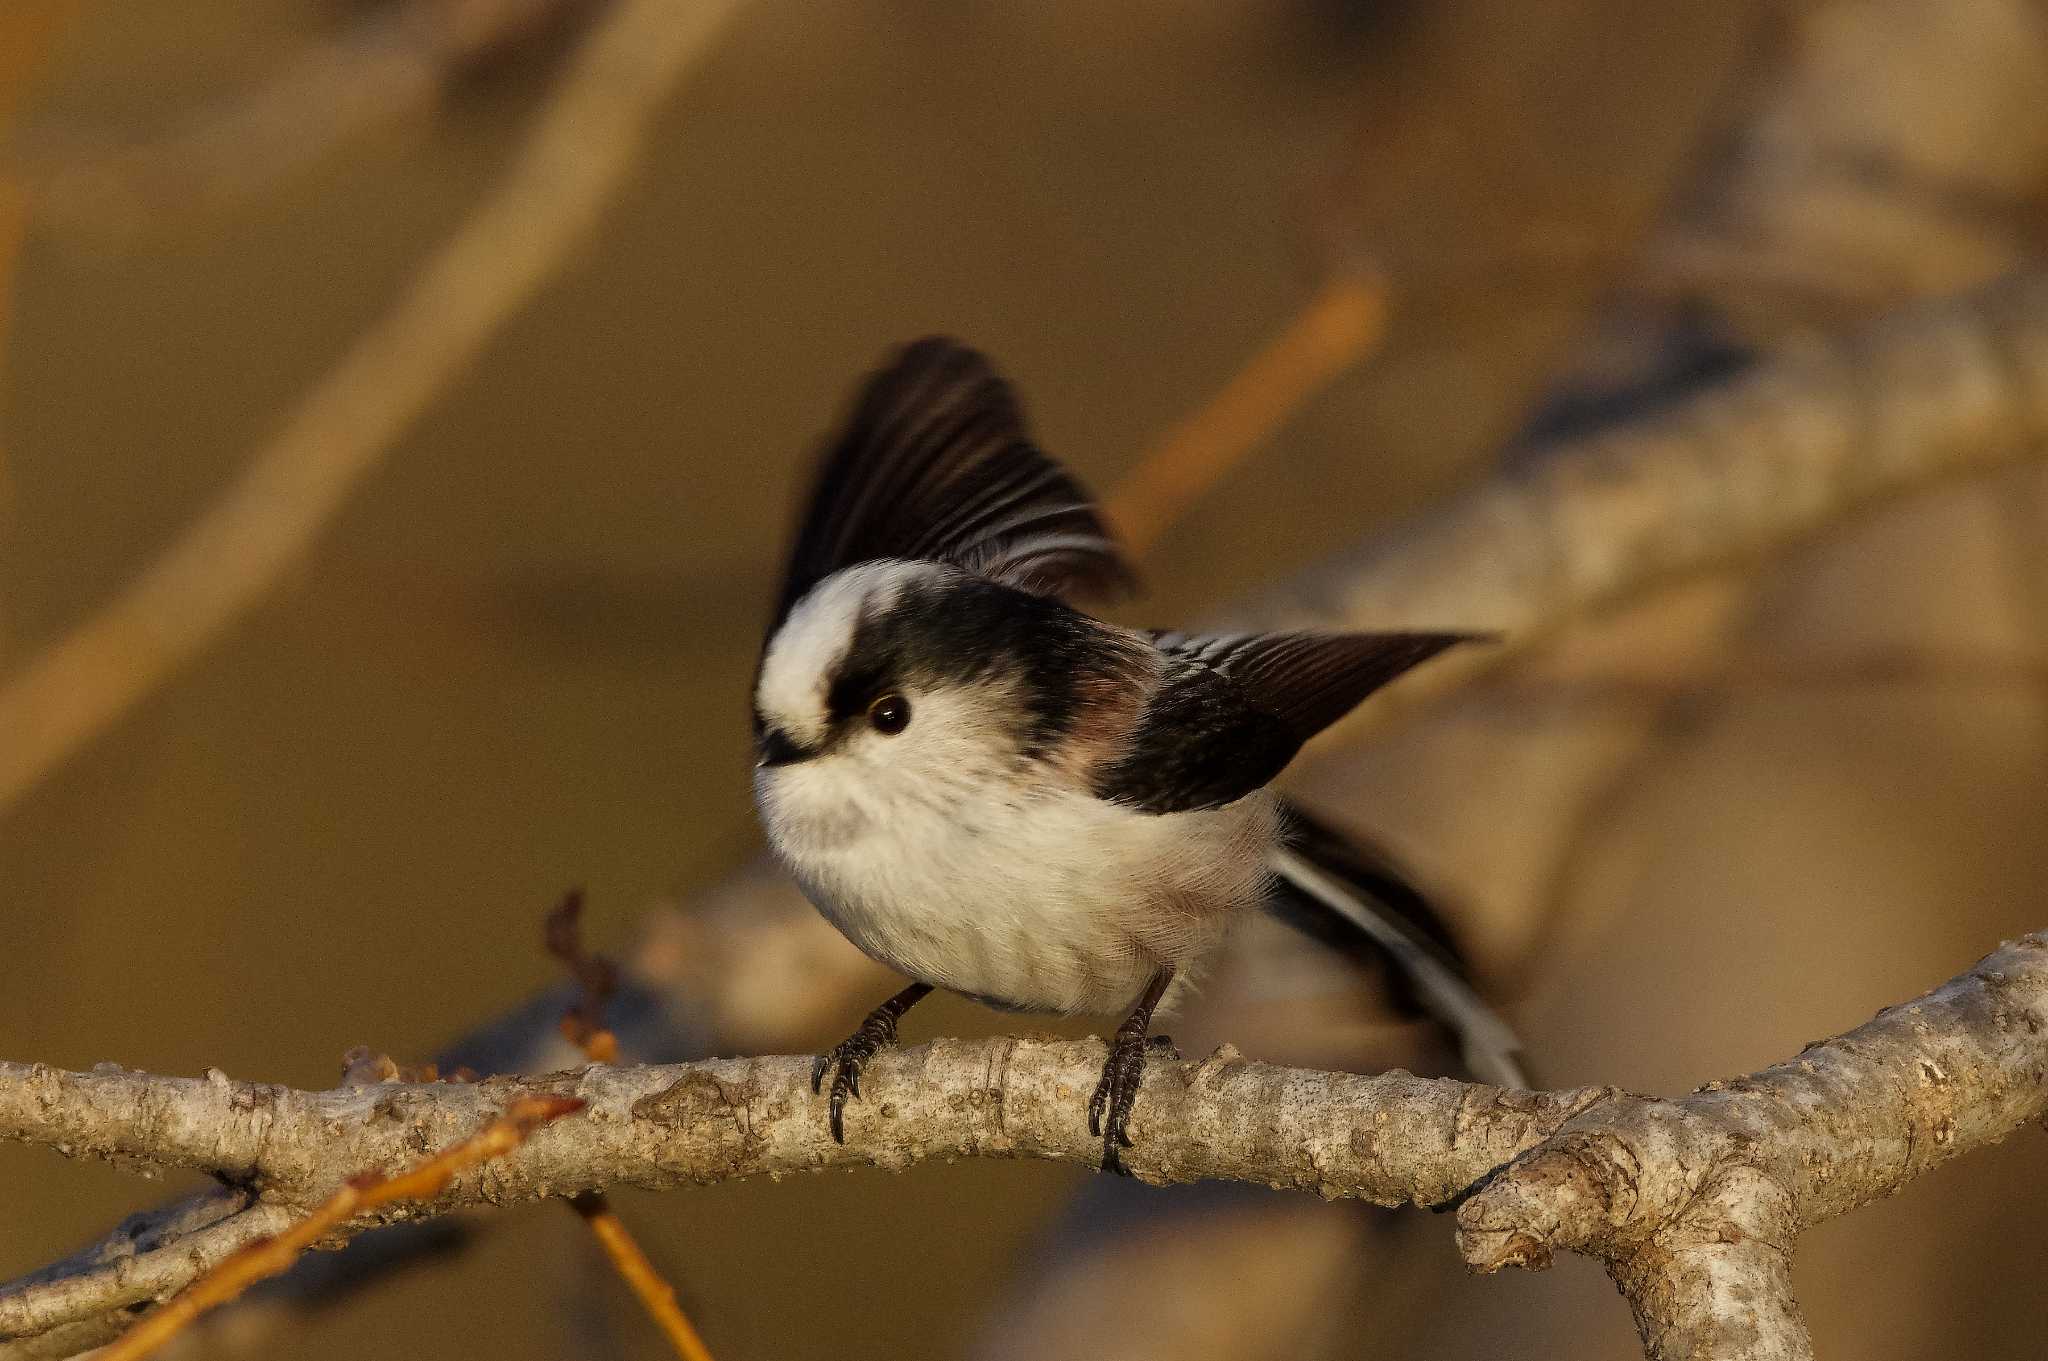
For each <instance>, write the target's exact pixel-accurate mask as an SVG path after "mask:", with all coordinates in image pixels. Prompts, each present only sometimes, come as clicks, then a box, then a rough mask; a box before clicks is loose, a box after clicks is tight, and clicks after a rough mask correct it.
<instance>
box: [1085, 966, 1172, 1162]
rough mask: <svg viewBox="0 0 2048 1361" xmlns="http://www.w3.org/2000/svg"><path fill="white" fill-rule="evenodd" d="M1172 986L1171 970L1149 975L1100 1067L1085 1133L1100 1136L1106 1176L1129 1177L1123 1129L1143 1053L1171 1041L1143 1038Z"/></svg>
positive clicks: (1169, 1045)
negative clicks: (1100, 1077)
mask: <svg viewBox="0 0 2048 1361" xmlns="http://www.w3.org/2000/svg"><path fill="white" fill-rule="evenodd" d="M1172 982H1173V970H1172V969H1161V970H1160V971H1159V972H1158V973H1156V974H1153V975H1152V981H1151V982H1150V983H1147V984H1146V985H1145V995H1144V996H1143V997H1140V998H1139V999H1138V1005H1137V1006H1136V1007H1135V1008H1133V1009H1132V1011H1131V1014H1130V1017H1129V1018H1128V1019H1127V1020H1125V1021H1124V1023H1123V1024H1122V1025H1120V1026H1118V1027H1117V1028H1116V1036H1115V1038H1114V1039H1112V1040H1111V1041H1110V1042H1109V1061H1108V1062H1107V1063H1105V1064H1103V1065H1102V1081H1100V1082H1098V1083H1096V1084H1095V1095H1093V1096H1091V1097H1089V1098H1088V1132H1089V1133H1090V1134H1099V1135H1101V1136H1102V1170H1103V1171H1105V1172H1114V1173H1116V1174H1117V1175H1118V1176H1124V1177H1127V1176H1129V1175H1130V1170H1129V1169H1128V1168H1126V1167H1125V1166H1124V1160H1123V1150H1124V1149H1126V1148H1129V1147H1130V1146H1131V1136H1130V1135H1129V1134H1127V1133H1125V1132H1124V1126H1125V1125H1126V1124H1127V1123H1129V1121H1130V1118H1131V1107H1132V1106H1133V1105H1135V1104H1136V1103H1137V1100H1138V1082H1139V1080H1140V1079H1142V1078H1143V1077H1144V1076H1145V1053H1146V1051H1147V1050H1148V1049H1150V1048H1153V1047H1157V1048H1160V1049H1166V1050H1171V1049H1172V1048H1173V1041H1172V1040H1170V1039H1168V1038H1167V1037H1166V1036H1164V1035H1157V1036H1153V1037H1152V1038H1150V1039H1147V1038H1146V1035H1145V1032H1146V1031H1148V1030H1150V1029H1151V1028H1152V1012H1153V1010H1154V1009H1155V1008H1157V1007H1158V1005H1159V999H1160V998H1162V997H1164V996H1165V995H1166V988H1167V985H1168V984H1170V983H1172Z"/></svg>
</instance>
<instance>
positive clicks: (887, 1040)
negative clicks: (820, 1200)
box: [811, 984, 931, 1144]
mask: <svg viewBox="0 0 2048 1361" xmlns="http://www.w3.org/2000/svg"><path fill="white" fill-rule="evenodd" d="M930 991H931V989H930V988H928V987H926V986H924V985H923V984H912V985H911V986H910V987H908V988H905V989H904V990H903V991H902V992H900V993H898V994H896V995H895V996H894V997H891V998H890V999H889V1000H888V1001H886V1002H884V1003H882V1005H880V1006H878V1007H876V1008H875V1009H874V1010H873V1011H871V1012H869V1013H868V1018H867V1019H866V1020H865V1021H862V1022H861V1023H860V1029H858V1030H856V1031H854V1032H853V1033H852V1034H851V1035H848V1036H847V1037H846V1038H845V1039H843V1040H841V1041H840V1042H839V1043H838V1044H836V1045H834V1046H833V1047H832V1048H831V1049H829V1050H827V1051H826V1052H825V1053H823V1054H820V1055H818V1057H817V1059H816V1061H814V1062H813V1063H812V1064H811V1090H812V1091H813V1092H816V1091H819V1090H821V1089H822V1088H823V1087H824V1085H825V1075H826V1074H827V1073H831V1074H832V1099H831V1119H830V1123H831V1127H832V1139H833V1142H835V1143H841V1144H843V1143H845V1142H846V1099H847V1098H848V1097H853V1098H854V1099H855V1100H859V1099H860V1075H861V1070H862V1069H864V1068H866V1067H867V1063H868V1060H869V1059H871V1058H873V1057H874V1056H875V1055H877V1054H879V1053H881V1052H882V1051H883V1050H884V1049H887V1048H889V1046H891V1045H893V1044H895V1043H896V1022H897V1021H898V1020H900V1019H901V1018H902V1016H903V1013H904V1012H906V1011H908V1010H910V1008H911V1007H912V1006H914V1005H915V1004H916V1003H917V1001H918V999H919V998H921V997H923V996H924V995H925V994H926V993H928V992H930Z"/></svg>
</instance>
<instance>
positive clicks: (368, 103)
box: [0, 0, 717, 242]
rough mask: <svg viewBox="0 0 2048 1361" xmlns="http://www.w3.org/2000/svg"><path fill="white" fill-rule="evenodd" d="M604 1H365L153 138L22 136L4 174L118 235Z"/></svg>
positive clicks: (424, 99) (78, 227)
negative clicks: (245, 83)
mask: <svg viewBox="0 0 2048 1361" xmlns="http://www.w3.org/2000/svg"><path fill="white" fill-rule="evenodd" d="M597 8H599V5H598V4H597V3H596V0H412V2H411V3H404V4H396V5H388V4H370V5H365V6H362V7H361V10H362V12H361V13H360V14H359V15H358V16H357V17H356V18H355V19H354V20H353V22H351V23H349V24H348V25H346V26H345V27H344V28H343V29H342V30H341V31H340V32H338V33H336V34H333V35H331V36H329V37H327V38H325V39H324V40H322V41H320V42H319V43H317V44H315V45H313V46H312V47H310V48H308V49H307V50H306V51H304V52H303V53H301V54H299V55H298V56H297V57H296V58H295V59H293V60H291V61H289V62H287V63H286V64H285V65H284V67H283V69H281V70H280V71H278V72H277V73H276V74H275V75H274V76H272V77H271V78H269V79H268V80H267V81H265V82H263V83H262V84H260V85H259V86H257V87H256V88H254V89H252V90H249V91H246V92H243V93H241V94H239V95H236V96H234V97H231V98H228V99H225V100H222V101H221V102H219V103H218V104H217V105H216V106H214V107H211V108H208V109H206V110H203V111H201V112H199V113H196V114H193V115H190V116H188V117H186V118H185V119H183V120H181V121H180V122H179V123H178V124H177V125H176V126H174V127H173V128H172V129H171V130H170V131H169V132H167V133H162V134H158V135H156V136H154V137H152V138H150V139H148V140H145V141H142V142H139V143H136V144H132V145H111V144H109V143H108V142H107V140H106V139H104V138H100V137H95V136H93V135H91V134H88V133H83V132H77V131H65V130H61V129H52V128H41V129H29V130H25V131H22V132H18V133H16V134H15V135H14V136H12V137H11V138H10V139H9V140H8V144H7V150H6V152H5V153H4V154H0V178H6V179H11V180H12V181H14V182H15V183H16V184H18V185H19V187H20V192H21V195H22V198H23V199H24V201H25V202H26V203H27V204H28V205H29V206H30V207H31V210H32V211H33V213H34V214H35V217H36V219H37V221H38V222H39V223H40V224H41V225H42V226H43V227H45V228H46V229H51V230H58V231H64V232H66V233H67V234H68V235H69V236H70V237H71V238H72V239H73V240H87V241H94V240H97V241H106V242H119V241H121V240H123V239H126V238H129V237H131V236H133V235H134V234H136V233H139V232H142V231H145V230H150V229H157V228H161V226H162V225H163V224H165V223H166V222H181V221H189V220H190V219H192V218H194V217H203V216H204V215H205V214H207V213H208V212H210V211H218V210H221V209H224V208H229V207H232V206H235V205H236V204H239V203H241V202H243V201H245V200H247V199H250V198H252V197H255V196H256V195H259V194H262V193H265V192H271V191H275V190H277V189H278V188H280V187H281V186H282V185H284V184H286V183H288V182H289V181H290V180H291V179H293V178H295V177H296V176H298V175H301V174H304V173H305V172H307V171H309V170H311V169H312V168H313V167H315V166H317V165H318V164H319V163H320V162H321V161H322V160H324V159H326V158H327V157H329V156H331V155H333V154H335V153H336V152H338V151H340V150H341V149H343V148H344V147H345V146H347V144H349V143H350V142H352V141H354V140H356V139H359V138H363V137H367V136H369V135H371V134H373V133H374V132H376V131H377V130H378V129H380V128H388V127H395V126H404V125H406V124H408V123H417V122H418V121H419V120H420V119H421V118H422V117H423V116H424V115H426V114H427V113H429V112H430V111H431V109H432V106H433V104H434V102H435V101H436V100H437V99H438V98H440V97H441V96H442V95H443V94H444V93H445V91H446V90H447V88H448V87H449V86H450V85H451V84H452V83H454V82H455V81H457V80H459V79H461V78H462V77H463V76H464V75H466V74H469V73H471V72H473V71H474V70H476V69H477V68H479V67H480V66H483V65H485V64H486V63H488V62H489V60H490V59H491V58H493V57H496V56H502V55H504V54H506V53H507V52H509V51H512V50H514V49H515V48H516V47H518V46H519V45H521V44H522V43H527V42H530V41H531V40H533V39H535V38H538V37H541V36H545V35H547V34H550V33H553V32H557V31H560V30H562V29H565V28H567V27H568V26H569V25H571V24H572V23H573V22H574V21H577V20H579V19H581V18H583V17H584V16H585V15H587V14H588V13H590V12H591V11H593V10H595V9H597ZM716 8H717V7H716V6H714V7H713V9H716ZM679 17H683V18H687V17H688V16H687V15H682V16H679ZM708 17H710V16H707V18H708ZM682 27H684V28H687V27H688V26H687V25H683V26H682ZM622 98H624V99H625V100H626V101H627V102H630V101H631V98H632V97H631V96H630V95H625V96H622Z"/></svg>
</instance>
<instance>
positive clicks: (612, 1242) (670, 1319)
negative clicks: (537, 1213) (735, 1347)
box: [569, 1191, 711, 1361]
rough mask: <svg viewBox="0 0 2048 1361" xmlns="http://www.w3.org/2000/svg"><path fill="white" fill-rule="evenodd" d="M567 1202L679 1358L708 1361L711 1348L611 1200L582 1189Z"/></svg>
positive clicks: (602, 1194) (685, 1360)
mask: <svg viewBox="0 0 2048 1361" xmlns="http://www.w3.org/2000/svg"><path fill="white" fill-rule="evenodd" d="M569 1204H570V1205H571V1206H572V1207H573V1208H574V1209H575V1211H576V1213H577V1214H579V1215H581V1216H583V1222H584V1223H586V1224H588V1225H589V1226H590V1231H591V1232H592V1233H593V1234H595V1235H597V1241H598V1244H599V1245H600V1246H601V1247H603V1249H604V1255H605V1256H606V1257H607V1258H608V1259H609V1260H610V1261H611V1264H612V1268H613V1270H615V1271H617V1272H618V1273H619V1276H620V1278H621V1279H623V1280H624V1281H625V1282H626V1286H627V1288H628V1289H630V1290H631V1291H632V1292H633V1294H634V1295H635V1296H636V1297H637V1298H638V1299H639V1301H640V1303H641V1305H642V1307H644V1308H645V1309H646V1310H647V1312H648V1315H649V1316H650V1317H652V1318H653V1319H654V1326H655V1327H657V1328H659V1329H661V1335H662V1336H663V1337H664V1338H667V1339H668V1344H669V1346H671V1347H673V1348H674V1349H675V1353H676V1355H677V1356H680V1357H682V1358H683V1361H711V1349H710V1348H708V1347H706V1346H705V1345H704V1339H703V1338H702V1337H700V1336H698V1334H697V1330H696V1329H695V1328H694V1327H692V1326H691V1324H690V1319H689V1316H688V1315H687V1314H685V1313H684V1312H683V1308H682V1306H681V1305H680V1304H678V1303H677V1302H676V1289H675V1287H674V1286H672V1285H670V1284H669V1283H668V1282H667V1281H666V1280H664V1279H663V1278H662V1275H661V1273H660V1272H659V1271H657V1270H655V1268H654V1263H653V1262H651V1261H649V1260H648V1257H647V1254H646V1253H645V1252H644V1251H642V1250H641V1248H640V1244H639V1242H638V1241H637V1240H635V1239H634V1237H633V1235H632V1233H631V1231H629V1230H628V1229H627V1228H626V1225H625V1221H623V1220H621V1219H620V1218H619V1215H618V1212H617V1211H616V1210H614V1209H612V1203H611V1200H610V1198H609V1197H607V1196H606V1195H605V1194H604V1192H602V1191H585V1192H584V1193H583V1194H582V1195H580V1196H577V1197H576V1198H575V1199H573V1200H571V1201H570V1202H569Z"/></svg>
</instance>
